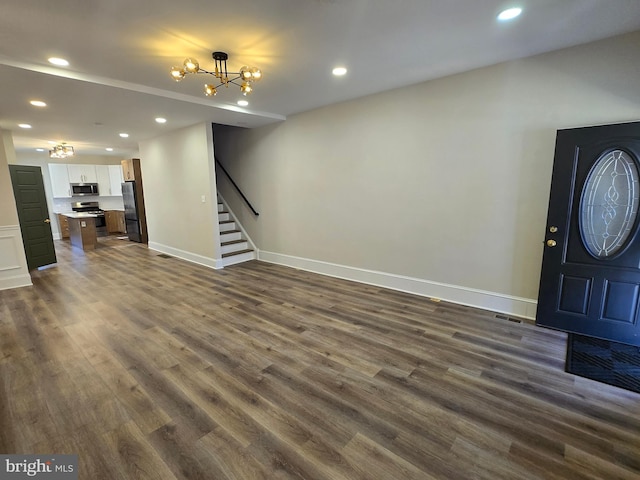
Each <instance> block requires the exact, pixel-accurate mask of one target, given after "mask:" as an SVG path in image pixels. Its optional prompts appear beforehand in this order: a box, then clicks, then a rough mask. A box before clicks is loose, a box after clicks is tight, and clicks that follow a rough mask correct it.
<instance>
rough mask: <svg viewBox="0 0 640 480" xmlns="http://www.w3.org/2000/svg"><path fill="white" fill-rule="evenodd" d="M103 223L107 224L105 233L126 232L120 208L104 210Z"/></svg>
mask: <svg viewBox="0 0 640 480" xmlns="http://www.w3.org/2000/svg"><path fill="white" fill-rule="evenodd" d="M104 223H105V224H106V226H107V233H127V228H126V226H125V223H124V212H123V211H122V210H105V211H104Z"/></svg>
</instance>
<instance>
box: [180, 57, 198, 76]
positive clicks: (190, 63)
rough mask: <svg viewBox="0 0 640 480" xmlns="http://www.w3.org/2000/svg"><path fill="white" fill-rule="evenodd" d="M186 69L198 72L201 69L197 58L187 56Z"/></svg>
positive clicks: (190, 71)
mask: <svg viewBox="0 0 640 480" xmlns="http://www.w3.org/2000/svg"><path fill="white" fill-rule="evenodd" d="M184 69H185V71H186V72H189V73H196V72H197V71H198V70H199V69H200V64H199V63H198V60H196V59H195V58H187V59H186V60H185V61H184Z"/></svg>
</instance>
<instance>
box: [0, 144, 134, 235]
mask: <svg viewBox="0 0 640 480" xmlns="http://www.w3.org/2000/svg"><path fill="white" fill-rule="evenodd" d="M9 163H15V164H16V165H31V166H34V167H40V169H41V170H42V177H43V180H44V191H45V195H46V197H47V207H48V208H49V216H50V218H51V231H52V233H53V238H54V239H56V240H57V239H60V225H59V224H58V220H57V215H56V213H58V212H70V211H71V203H72V202H77V201H83V200H82V199H78V198H53V193H52V188H51V177H50V176H49V166H48V165H49V163H65V164H69V163H77V164H85V165H120V158H118V157H113V156H109V155H74V156H73V158H64V159H62V158H60V159H55V158H49V155H48V154H47V153H46V152H44V153H43V152H36V151H20V152H16V155H15V157H14V159H13V160H12V161H10V162H9ZM91 201H96V202H99V204H100V208H102V209H103V210H122V209H124V204H123V203H122V197H110V196H98V197H91Z"/></svg>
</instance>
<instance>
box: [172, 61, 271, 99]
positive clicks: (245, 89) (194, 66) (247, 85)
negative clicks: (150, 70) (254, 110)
mask: <svg viewBox="0 0 640 480" xmlns="http://www.w3.org/2000/svg"><path fill="white" fill-rule="evenodd" d="M211 56H212V57H213V60H214V70H213V71H209V70H205V69H204V68H201V67H200V64H199V63H198V61H197V60H196V59H195V58H187V59H186V60H185V61H184V63H183V65H182V67H173V68H172V69H171V77H172V78H173V79H174V80H175V81H176V82H179V81H180V80H182V79H183V78H184V77H186V76H187V75H189V74H192V73H195V74H198V73H205V74H207V75H213V76H214V77H215V78H216V82H215V83H205V85H204V94H205V95H206V96H208V97H210V96H214V95H216V94H217V93H218V88H220V87H222V86H224V87H227V88H229V85H230V84H233V85H236V86H238V87H240V92H242V94H243V95H245V96H246V95H249V94H250V93H251V92H252V91H253V84H254V83H255V82H258V81H259V80H260V79H261V78H262V71H261V70H260V69H259V68H257V67H247V66H244V67H241V68H240V71H239V72H228V71H227V59H228V58H229V55H227V54H226V53H225V52H213V53H212V54H211Z"/></svg>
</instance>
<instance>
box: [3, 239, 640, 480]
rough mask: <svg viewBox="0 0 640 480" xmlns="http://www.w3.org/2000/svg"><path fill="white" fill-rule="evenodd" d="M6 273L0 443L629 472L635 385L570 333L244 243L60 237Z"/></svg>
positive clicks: (231, 460)
mask: <svg viewBox="0 0 640 480" xmlns="http://www.w3.org/2000/svg"><path fill="white" fill-rule="evenodd" d="M56 249H57V256H58V259H59V262H58V264H56V265H55V266H52V267H49V268H47V269H43V270H38V271H34V272H32V275H33V284H34V285H33V286H32V287H26V288H20V289H15V290H8V291H0V426H1V427H2V428H0V450H2V451H3V452H8V453H35V452H38V453H54V452H56V453H77V454H78V455H79V456H80V478H92V479H99V480H101V479H105V480H106V479H123V480H125V479H129V478H162V479H164V478H168V479H173V478H175V479H196V478H202V479H211V478H215V479H218V480H227V479H228V480H236V479H238V480H239V479H242V480H254V479H256V480H264V479H277V480H291V479H301V478H305V479H316V480H347V479H349V480H370V479H394V480H396V479H399V478H403V479H404V478H420V479H442V480H445V479H446V480H450V479H458V478H460V479H463V478H464V479H466V478H474V479H492V480H493V479H511V478H522V479H526V480H534V479H545V480H546V479H558V480H559V479H571V480H574V479H576V480H595V479H607V480H608V479H614V478H621V479H630V478H640V456H639V455H638V452H639V451H640V421H639V420H638V418H640V395H638V394H636V393H633V392H628V391H623V390H620V389H618V388H615V387H611V386H609V385H604V384H599V383H596V382H593V381H591V380H586V379H583V378H580V377H575V376H573V375H570V374H568V373H566V372H564V354H565V348H566V335H565V334H563V333H561V332H555V331H550V330H545V329H541V328H537V327H535V326H533V325H531V324H530V323H526V322H523V323H518V322H515V321H509V319H507V318H504V316H503V315H498V314H496V313H495V312H488V311H483V310H480V309H476V308H471V307H465V306H460V305H454V304H450V303H446V302H433V301H430V300H429V299H427V298H421V297H417V296H413V295H410V294H406V293H403V292H394V291H389V290H385V289H382V288H379V287H375V286H371V285H361V284H357V283H354V282H349V281H345V280H340V279H335V278H330V277H324V276H320V275H315V274H313V273H309V272H305V271H301V270H294V269H290V268H286V267H281V266H278V265H272V264H266V263H261V262H257V261H252V262H247V263H244V264H239V265H235V266H233V267H227V268H225V269H224V270H220V271H214V270H210V269H207V268H204V267H201V266H199V265H195V264H190V263H188V262H185V261H182V260H179V259H176V258H162V257H159V256H158V255H157V253H156V252H153V251H151V250H148V249H147V248H146V247H145V246H144V245H140V244H136V243H134V242H128V241H121V240H116V239H113V238H106V239H102V238H101V239H99V245H98V248H96V250H94V251H91V252H83V251H81V250H79V249H74V248H71V246H70V245H69V243H68V242H65V241H57V242H56Z"/></svg>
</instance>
